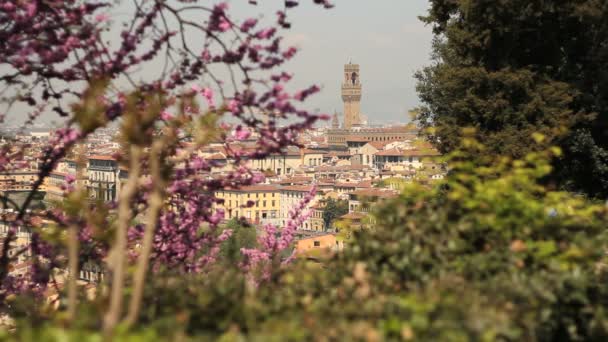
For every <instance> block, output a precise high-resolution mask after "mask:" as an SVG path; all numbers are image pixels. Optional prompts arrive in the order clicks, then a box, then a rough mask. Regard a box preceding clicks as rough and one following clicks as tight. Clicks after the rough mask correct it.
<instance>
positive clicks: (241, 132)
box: [233, 125, 251, 140]
mask: <svg viewBox="0 0 608 342" xmlns="http://www.w3.org/2000/svg"><path fill="white" fill-rule="evenodd" d="M233 136H234V139H236V140H245V139H247V138H249V136H251V132H250V131H249V130H248V129H244V128H243V127H241V126H240V125H239V126H237V127H236V130H235V131H234V134H233Z"/></svg>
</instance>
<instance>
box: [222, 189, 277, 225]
mask: <svg viewBox="0 0 608 342" xmlns="http://www.w3.org/2000/svg"><path fill="white" fill-rule="evenodd" d="M279 194H280V192H279V187H277V186H275V185H252V186H246V187H243V188H241V189H231V190H222V191H217V192H216V193H215V197H216V198H218V199H222V200H224V202H223V204H220V205H218V206H217V208H221V209H224V211H225V214H224V218H225V219H227V220H228V219H231V218H238V217H245V218H246V219H247V220H248V221H249V222H251V223H264V222H272V221H275V220H277V219H278V218H279V210H280V204H281V203H280V195H279ZM249 201H251V202H252V203H253V205H252V206H250V207H247V202H249Z"/></svg>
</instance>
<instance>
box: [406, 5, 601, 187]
mask: <svg viewBox="0 0 608 342" xmlns="http://www.w3.org/2000/svg"><path fill="white" fill-rule="evenodd" d="M430 3H431V6H430V10H429V13H428V15H427V16H426V17H424V18H423V20H424V21H425V22H426V23H428V24H429V25H432V27H433V31H434V33H435V40H434V43H433V56H432V58H433V64H432V65H430V66H428V67H426V68H424V69H423V70H421V71H419V72H418V73H417V75H416V76H417V78H418V81H419V82H418V87H417V88H418V92H419V94H420V97H421V99H422V101H423V103H424V106H423V107H422V108H421V111H420V113H419V115H418V117H417V121H418V123H419V124H421V126H423V127H425V128H430V129H429V130H428V131H427V135H428V136H429V137H430V138H431V140H432V141H433V142H434V143H435V144H436V146H437V147H438V148H439V149H440V150H441V151H443V152H447V151H452V150H454V149H455V148H456V147H457V146H458V142H459V140H460V138H461V136H462V135H461V134H460V133H461V132H460V130H461V129H462V128H463V127H473V128H475V129H477V138H478V139H479V140H480V141H482V142H483V143H484V144H485V145H486V146H487V147H488V148H487V152H486V153H494V154H496V153H498V154H507V155H511V156H513V157H522V156H523V155H525V154H527V153H528V152H531V151H534V150H535V149H538V148H542V147H543V146H539V145H537V144H534V143H533V140H532V135H533V133H536V132H537V133H542V134H543V135H545V137H546V140H545V145H544V147H546V146H550V145H558V146H560V147H562V149H563V152H564V154H563V156H562V157H561V158H559V159H556V160H555V163H554V166H555V171H554V172H553V173H552V174H551V175H550V178H552V179H553V180H555V181H556V182H558V183H559V184H560V185H561V186H563V187H564V188H566V189H569V190H573V191H579V192H583V193H586V194H588V195H591V196H597V197H602V198H605V197H607V196H608V92H606V84H607V83H608V27H606V25H605V22H606V20H608V7H607V6H606V4H605V3H603V2H601V1H593V0H588V1H540V0H538V1H523V0H507V1H500V2H488V1H482V0H472V1H469V0H466V1H465V0H457V1H453V0H432V1H430Z"/></svg>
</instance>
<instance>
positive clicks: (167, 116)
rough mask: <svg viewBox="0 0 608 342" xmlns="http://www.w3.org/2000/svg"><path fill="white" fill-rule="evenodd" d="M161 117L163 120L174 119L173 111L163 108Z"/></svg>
mask: <svg viewBox="0 0 608 342" xmlns="http://www.w3.org/2000/svg"><path fill="white" fill-rule="evenodd" d="M160 118H161V119H162V120H165V121H169V120H171V119H173V115H172V114H171V113H169V112H168V111H166V110H163V111H162V113H160Z"/></svg>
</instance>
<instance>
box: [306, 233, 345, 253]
mask: <svg viewBox="0 0 608 342" xmlns="http://www.w3.org/2000/svg"><path fill="white" fill-rule="evenodd" d="M343 247H344V246H343V244H342V241H340V240H339V239H337V238H336V235H335V234H331V233H327V234H315V235H311V236H307V237H302V238H300V239H299V240H298V241H297V242H296V246H295V248H296V255H299V256H305V257H320V256H327V255H331V253H332V252H336V251H340V250H342V249H343Z"/></svg>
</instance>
